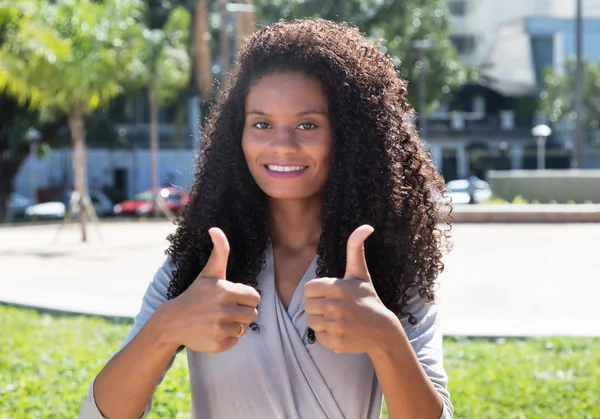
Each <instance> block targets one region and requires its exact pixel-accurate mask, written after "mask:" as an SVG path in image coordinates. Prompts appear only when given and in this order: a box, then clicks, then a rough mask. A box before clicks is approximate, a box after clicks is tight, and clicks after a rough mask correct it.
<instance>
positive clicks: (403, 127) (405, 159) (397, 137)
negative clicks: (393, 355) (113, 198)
mask: <svg viewBox="0 0 600 419" xmlns="http://www.w3.org/2000/svg"><path fill="white" fill-rule="evenodd" d="M286 71H292V72H302V73H303V74H306V75H308V76H310V77H315V78H317V79H318V80H319V81H320V82H321V84H322V86H323V89H324V92H325V94H326V96H327V98H328V101H329V109H330V119H331V124H332V133H333V146H332V156H333V162H332V168H331V172H330V176H329V179H328V182H327V184H326V187H325V190H324V195H323V203H322V209H321V225H322V234H321V238H320V242H319V245H318V249H317V255H318V265H317V275H318V276H319V277H325V276H327V277H337V278H340V277H342V276H343V275H344V270H345V265H346V241H347V239H348V237H349V236H350V234H351V233H352V232H353V231H354V229H355V228H356V227H358V226H360V225H361V224H364V223H367V224H370V225H372V226H373V227H374V228H375V233H374V234H373V235H372V236H371V237H370V238H369V239H368V240H367V241H366V243H365V252H366V259H367V263H368V266H369V270H370V272H371V276H372V278H373V283H374V286H375V289H376V291H377V293H378V295H379V297H380V298H381V300H382V302H383V303H384V304H385V305H386V307H388V308H389V309H390V310H392V311H393V312H395V313H397V314H403V315H406V314H407V313H404V312H403V308H404V306H405V304H406V301H407V299H408V298H409V291H412V290H416V291H418V293H419V294H420V295H421V297H423V298H425V299H426V300H427V301H430V302H431V301H433V298H434V291H435V287H434V286H435V279H436V278H437V276H438V275H439V274H440V273H441V272H442V270H443V263H442V261H441V259H442V254H443V250H444V248H448V249H449V244H450V241H449V240H447V239H448V233H449V231H450V223H451V218H450V213H451V211H450V209H451V208H450V205H449V203H448V201H446V200H445V199H444V197H446V196H447V195H446V190H445V185H444V181H443V178H442V177H441V176H440V175H439V173H438V172H437V170H436V168H435V167H434V165H433V163H432V161H431V158H430V155H429V153H428V151H427V150H426V148H425V147H424V145H423V144H422V142H421V141H420V139H419V137H418V135H417V134H416V132H415V129H414V126H413V124H412V122H411V118H412V117H413V110H412V108H411V107H410V105H409V104H408V103H407V102H406V98H405V96H406V86H407V83H406V81H404V80H402V79H401V78H400V77H399V74H398V72H397V71H396V70H395V68H394V65H393V63H392V60H391V59H390V57H389V56H386V55H384V54H383V53H381V52H380V51H379V48H378V45H375V44H373V43H371V42H369V41H368V40H367V39H366V38H365V37H364V36H363V35H362V34H361V33H360V31H359V30H358V29H357V28H353V27H350V26H349V25H347V24H339V23H334V22H331V21H326V20H322V19H307V20H294V21H279V22H277V23H274V24H272V25H270V26H268V27H265V28H262V29H260V30H258V31H257V32H256V33H254V34H253V35H252V36H251V37H250V38H249V39H248V40H247V42H246V43H245V45H244V47H243V49H242V50H241V52H240V54H239V56H238V61H237V63H236V67H235V70H234V71H233V74H232V76H231V80H230V87H229V88H228V89H227V90H226V91H224V92H223V93H222V95H221V97H220V99H219V101H218V103H217V104H216V105H215V106H214V107H213V108H212V109H211V113H210V115H209V118H208V120H207V123H206V126H205V131H204V136H203V140H202V145H201V147H200V153H199V155H198V159H197V173H196V177H195V182H194V184H193V186H192V188H191V192H190V200H189V203H188V204H187V206H186V208H185V209H184V211H183V213H182V214H181V216H180V218H179V220H178V221H177V224H178V227H177V230H176V232H175V233H174V234H172V235H170V236H169V241H170V243H171V245H170V247H169V248H168V250H167V252H166V253H167V254H168V255H170V257H171V262H172V263H173V265H174V266H175V270H174V272H173V279H172V281H171V283H170V285H169V290H168V297H169V298H170V299H172V298H175V297H177V296H178V295H180V294H181V293H182V292H184V291H185V290H186V289H187V288H188V286H189V285H190V284H191V283H192V282H193V281H194V279H195V278H196V277H197V275H198V274H199V272H200V271H201V269H202V267H203V266H204V265H205V264H206V262H207V260H208V258H209V256H210V253H211V250H212V242H211V239H210V236H209V235H208V229H209V228H211V227H215V226H217V227H220V228H221V229H222V230H223V231H224V232H225V234H226V235H227V237H228V238H229V242H230V245H231V254H230V257H229V264H228V267H227V279H228V280H230V281H234V282H241V283H244V284H248V285H251V286H253V287H257V279H256V278H257V275H258V274H259V273H260V272H261V270H262V269H263V268H264V265H265V256H264V255H265V250H266V249H267V246H268V244H269V243H268V241H269V233H268V217H269V214H268V211H267V205H266V202H267V201H266V196H265V194H264V193H263V192H262V190H261V189H259V187H258V185H257V184H256V182H255V181H254V179H253V177H252V176H251V174H250V171H249V169H248V167H247V164H246V161H245V158H244V154H243V151H242V146H241V140H242V132H243V128H244V119H245V110H244V105H245V100H246V96H247V94H248V91H249V89H250V88H251V87H252V85H253V83H256V82H257V80H259V79H260V78H261V77H263V76H265V75H267V74H272V73H274V72H286ZM440 203H441V204H440ZM444 208H447V210H445V209H444ZM446 227H447V228H446ZM410 319H411V322H414V321H415V319H414V318H413V317H412V315H411V318H410Z"/></svg>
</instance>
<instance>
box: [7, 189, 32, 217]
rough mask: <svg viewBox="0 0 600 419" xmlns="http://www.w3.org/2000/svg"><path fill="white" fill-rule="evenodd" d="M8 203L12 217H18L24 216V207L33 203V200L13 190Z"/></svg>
mask: <svg viewBox="0 0 600 419" xmlns="http://www.w3.org/2000/svg"><path fill="white" fill-rule="evenodd" d="M9 205H10V212H11V213H12V216H13V218H15V219H18V218H22V217H23V216H25V209H26V208H27V207H29V206H31V205H35V201H34V200H33V199H31V198H27V197H26V196H24V195H21V194H20V193H17V192H13V193H12V194H11V195H10V202H9Z"/></svg>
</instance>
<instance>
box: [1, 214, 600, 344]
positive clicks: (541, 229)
mask: <svg viewBox="0 0 600 419" xmlns="http://www.w3.org/2000/svg"><path fill="white" fill-rule="evenodd" d="M173 230H174V226H173V225H171V224H170V223H166V222H135V221H134V222H126V223H106V224H103V225H102V226H101V232H102V235H103V237H104V240H103V241H99V240H98V238H97V236H96V234H95V231H94V230H91V231H90V242H89V243H87V244H81V243H79V241H78V240H79V235H78V230H77V228H76V226H75V225H71V226H67V227H66V228H65V229H64V230H63V231H62V232H61V234H60V236H59V237H58V240H55V241H53V239H54V238H55V236H56V231H57V226H56V225H44V226H26V227H8V228H0V301H5V302H12V303H17V304H23V305H32V306H38V307H45V308H51V309H60V310H65V311H74V312H81V313H92V314H103V315H116V316H133V315H135V313H136V312H137V310H138V309H139V306H140V300H141V297H142V295H143V294H144V291H145V289H146V287H147V285H148V282H149V280H150V279H151V278H152V275H153V273H154V271H155V270H156V269H157V267H158V266H159V265H160V263H161V262H162V260H163V258H164V253H163V252H164V249H165V247H166V245H167V241H166V239H165V238H166V235H167V234H168V233H170V232H172V231H173ZM453 235H454V243H455V244H454V250H453V251H452V253H450V254H449V255H448V256H447V257H446V260H445V263H446V271H445V272H444V274H443V275H442V277H441V278H440V283H441V288H440V293H439V297H440V301H441V304H442V308H443V313H444V317H443V329H444V331H445V333H447V334H452V335H486V336H498V335H506V336H530V335H549V334H558V335H580V336H600V304H599V301H598V300H599V299H600V245H599V244H598V243H599V241H600V224H477V225H474V224H456V225H455V226H454V230H453Z"/></svg>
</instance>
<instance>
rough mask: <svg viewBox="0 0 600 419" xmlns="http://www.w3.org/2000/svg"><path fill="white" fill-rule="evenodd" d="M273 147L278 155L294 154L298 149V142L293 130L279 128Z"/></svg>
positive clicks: (272, 143) (272, 142) (274, 137)
mask: <svg viewBox="0 0 600 419" xmlns="http://www.w3.org/2000/svg"><path fill="white" fill-rule="evenodd" d="M271 147H272V148H273V150H274V151H275V152H276V153H282V154H286V153H292V152H295V151H296V150H297V148H298V142H297V141H296V136H295V133H294V129H293V128H283V127H282V128H279V129H277V130H276V132H275V135H274V136H273V140H272V141H271Z"/></svg>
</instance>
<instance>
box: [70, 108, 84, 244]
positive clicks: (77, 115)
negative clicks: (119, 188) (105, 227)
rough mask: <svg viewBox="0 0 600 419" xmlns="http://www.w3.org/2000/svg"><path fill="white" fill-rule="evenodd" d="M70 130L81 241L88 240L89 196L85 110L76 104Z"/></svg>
mask: <svg viewBox="0 0 600 419" xmlns="http://www.w3.org/2000/svg"><path fill="white" fill-rule="evenodd" d="M69 130H70V131H71V138H72V139H73V173H74V175H75V191H76V192H77V193H78V194H79V199H80V201H79V225H80V226H81V241H82V242H86V241H87V231H86V223H87V218H86V217H87V214H86V211H85V208H84V207H83V205H82V204H83V199H84V198H86V197H87V196H88V190H87V156H86V147H85V126H84V121H83V111H82V109H81V108H80V107H79V106H75V108H73V110H72V111H71V112H70V113H69Z"/></svg>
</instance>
